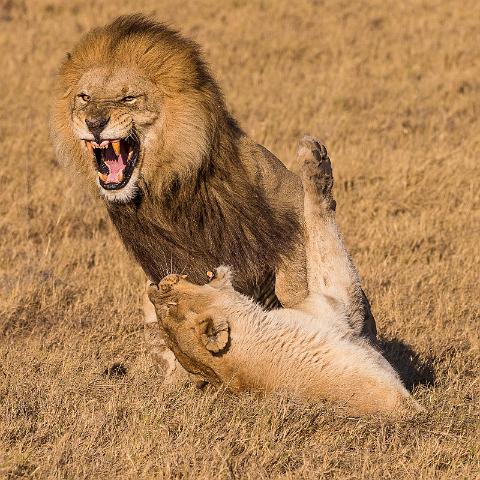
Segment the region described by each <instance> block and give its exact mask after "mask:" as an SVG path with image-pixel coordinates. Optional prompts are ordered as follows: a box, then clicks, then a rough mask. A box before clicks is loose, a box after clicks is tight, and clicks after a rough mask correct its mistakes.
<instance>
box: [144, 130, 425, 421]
mask: <svg viewBox="0 0 480 480" xmlns="http://www.w3.org/2000/svg"><path fill="white" fill-rule="evenodd" d="M299 155H300V156H301V157H302V159H303V160H304V167H303V186H304V191H305V198H304V205H305V208H304V214H305V235H306V239H307V241H306V253H307V256H306V258H307V276H308V288H309V294H308V296H307V298H306V299H305V300H304V302H302V303H300V304H298V305H296V307H295V309H283V310H273V311H270V312H266V311H265V310H263V309H261V308H260V306H258V305H256V304H255V303H254V302H253V301H252V300H251V299H249V298H247V297H245V296H243V295H241V294H240V293H238V292H236V291H235V290H234V289H233V287H232V283H231V279H230V275H231V271H230V269H229V268H227V267H220V268H218V269H217V275H216V277H215V279H214V280H212V281H211V282H210V283H209V284H207V285H202V286H199V285H195V284H193V283H190V282H189V281H187V280H186V279H185V276H184V275H176V274H170V275H168V276H167V277H165V278H164V279H163V280H162V281H161V282H160V284H159V287H157V286H155V285H152V286H150V288H149V290H148V294H149V296H150V299H151V300H152V302H153V304H154V305H155V308H156V310H157V313H158V317H159V327H160V329H161V332H162V334H163V336H164V338H165V340H166V342H167V345H168V346H169V347H170V348H171V349H172V351H173V352H174V353H175V355H176V357H177V358H178V360H179V361H180V363H181V364H182V365H183V366H184V367H185V369H186V370H187V371H189V372H190V373H192V374H194V375H195V376H196V377H197V378H198V379H201V380H203V379H205V380H207V381H209V382H211V383H213V384H225V385H226V386H227V388H229V389H231V390H234V391H240V390H264V391H278V390H279V391H284V392H287V393H291V394H293V395H294V396H296V397H297V398H299V399H301V400H307V401H316V400H318V399H319V398H327V399H331V400H336V401H340V402H342V403H343V404H345V405H346V406H347V408H348V410H349V413H351V414H355V415H359V414H369V413H381V414H384V415H387V416H389V417H395V418H396V417H400V416H403V415H405V414H411V413H415V411H418V410H421V407H420V406H419V405H418V404H416V402H415V401H414V400H413V399H412V398H411V396H410V394H409V393H408V391H407V390H406V389H405V387H404V386H403V385H402V382H401V381H400V379H399V378H398V375H397V374H396V372H395V371H394V370H393V368H392V367H391V366H390V364H389V363H388V362H387V361H386V360H385V359H384V358H383V357H382V355H381V354H380V353H379V352H378V351H377V350H376V349H375V348H374V347H373V346H372V345H371V344H370V343H369V342H367V341H366V340H365V339H362V338H359V337H358V336H354V335H352V332H351V327H350V325H349V322H348V317H347V316H346V314H345V312H346V311H348V305H345V304H344V298H343V297H342V295H338V292H339V291H338V290H336V289H334V288H333V289H332V288H331V285H332V284H334V283H335V282H341V283H343V285H345V286H348V285H349V284H351V283H352V282H355V277H354V276H352V271H351V266H350V263H349V262H348V261H347V257H346V255H345V253H344V248H343V245H342V243H341V242H339V240H338V233H337V227H336V224H335V211H334V201H333V198H332V185H333V177H332V170H331V165H330V159H329V158H328V155H327V151H326V149H325V148H324V147H322V146H320V145H319V144H318V143H317V142H316V141H315V140H314V139H312V138H308V137H306V138H304V139H303V140H302V142H301V144H300V149H299ZM219 228H222V227H221V226H219ZM325 249H327V250H328V251H329V259H328V261H329V262H330V264H331V268H330V269H328V270H327V271H324V269H323V265H321V264H319V260H320V258H321V256H322V254H323V253H324V250H325ZM319 266H320V269H319V268H318V267H319ZM312 306H314V308H312Z"/></svg>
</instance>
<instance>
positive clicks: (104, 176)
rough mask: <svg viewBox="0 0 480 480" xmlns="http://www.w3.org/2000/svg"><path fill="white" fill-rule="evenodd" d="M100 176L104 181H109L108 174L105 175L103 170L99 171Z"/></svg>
mask: <svg viewBox="0 0 480 480" xmlns="http://www.w3.org/2000/svg"><path fill="white" fill-rule="evenodd" d="M98 176H99V177H100V180H101V181H102V182H104V183H105V182H106V181H107V178H108V175H105V174H104V173H102V172H98Z"/></svg>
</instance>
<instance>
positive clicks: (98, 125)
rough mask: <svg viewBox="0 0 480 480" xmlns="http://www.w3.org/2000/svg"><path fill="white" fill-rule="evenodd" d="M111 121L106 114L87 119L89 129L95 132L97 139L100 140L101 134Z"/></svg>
mask: <svg viewBox="0 0 480 480" xmlns="http://www.w3.org/2000/svg"><path fill="white" fill-rule="evenodd" d="M109 121H110V117H106V116H105V117H103V116H102V117H96V118H86V119H85V123H86V124H87V127H88V129H89V130H90V131H91V132H92V133H93V136H94V137H95V139H96V140H97V141H99V140H100V134H101V133H102V130H103V129H104V128H105V126H106V125H107V123H108V122H109Z"/></svg>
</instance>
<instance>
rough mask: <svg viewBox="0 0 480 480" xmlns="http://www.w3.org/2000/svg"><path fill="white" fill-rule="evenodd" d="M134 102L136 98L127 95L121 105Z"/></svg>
mask: <svg viewBox="0 0 480 480" xmlns="http://www.w3.org/2000/svg"><path fill="white" fill-rule="evenodd" d="M135 100H137V97H134V96H133V95H127V96H126V97H123V98H122V102H123V103H134V102H135Z"/></svg>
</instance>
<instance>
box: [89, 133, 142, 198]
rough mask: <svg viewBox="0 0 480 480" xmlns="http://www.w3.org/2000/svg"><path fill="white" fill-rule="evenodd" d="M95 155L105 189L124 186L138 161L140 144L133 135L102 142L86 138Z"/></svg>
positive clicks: (116, 188)
mask: <svg viewBox="0 0 480 480" xmlns="http://www.w3.org/2000/svg"><path fill="white" fill-rule="evenodd" d="M85 145H86V146H87V148H88V150H89V151H90V153H91V154H92V155H93V156H94V160H95V164H96V167H97V171H98V180H99V182H100V186H101V187H102V188H104V189H105V190H118V189H120V188H123V187H124V186H125V185H126V184H127V183H128V181H129V180H130V177H131V176H132V172H133V169H134V168H135V164H136V163H137V159H138V153H139V151H140V144H139V142H137V141H136V140H135V139H133V138H132V137H128V138H119V139H117V140H103V142H101V143H100V144H98V143H97V142H95V141H90V140H85Z"/></svg>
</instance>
